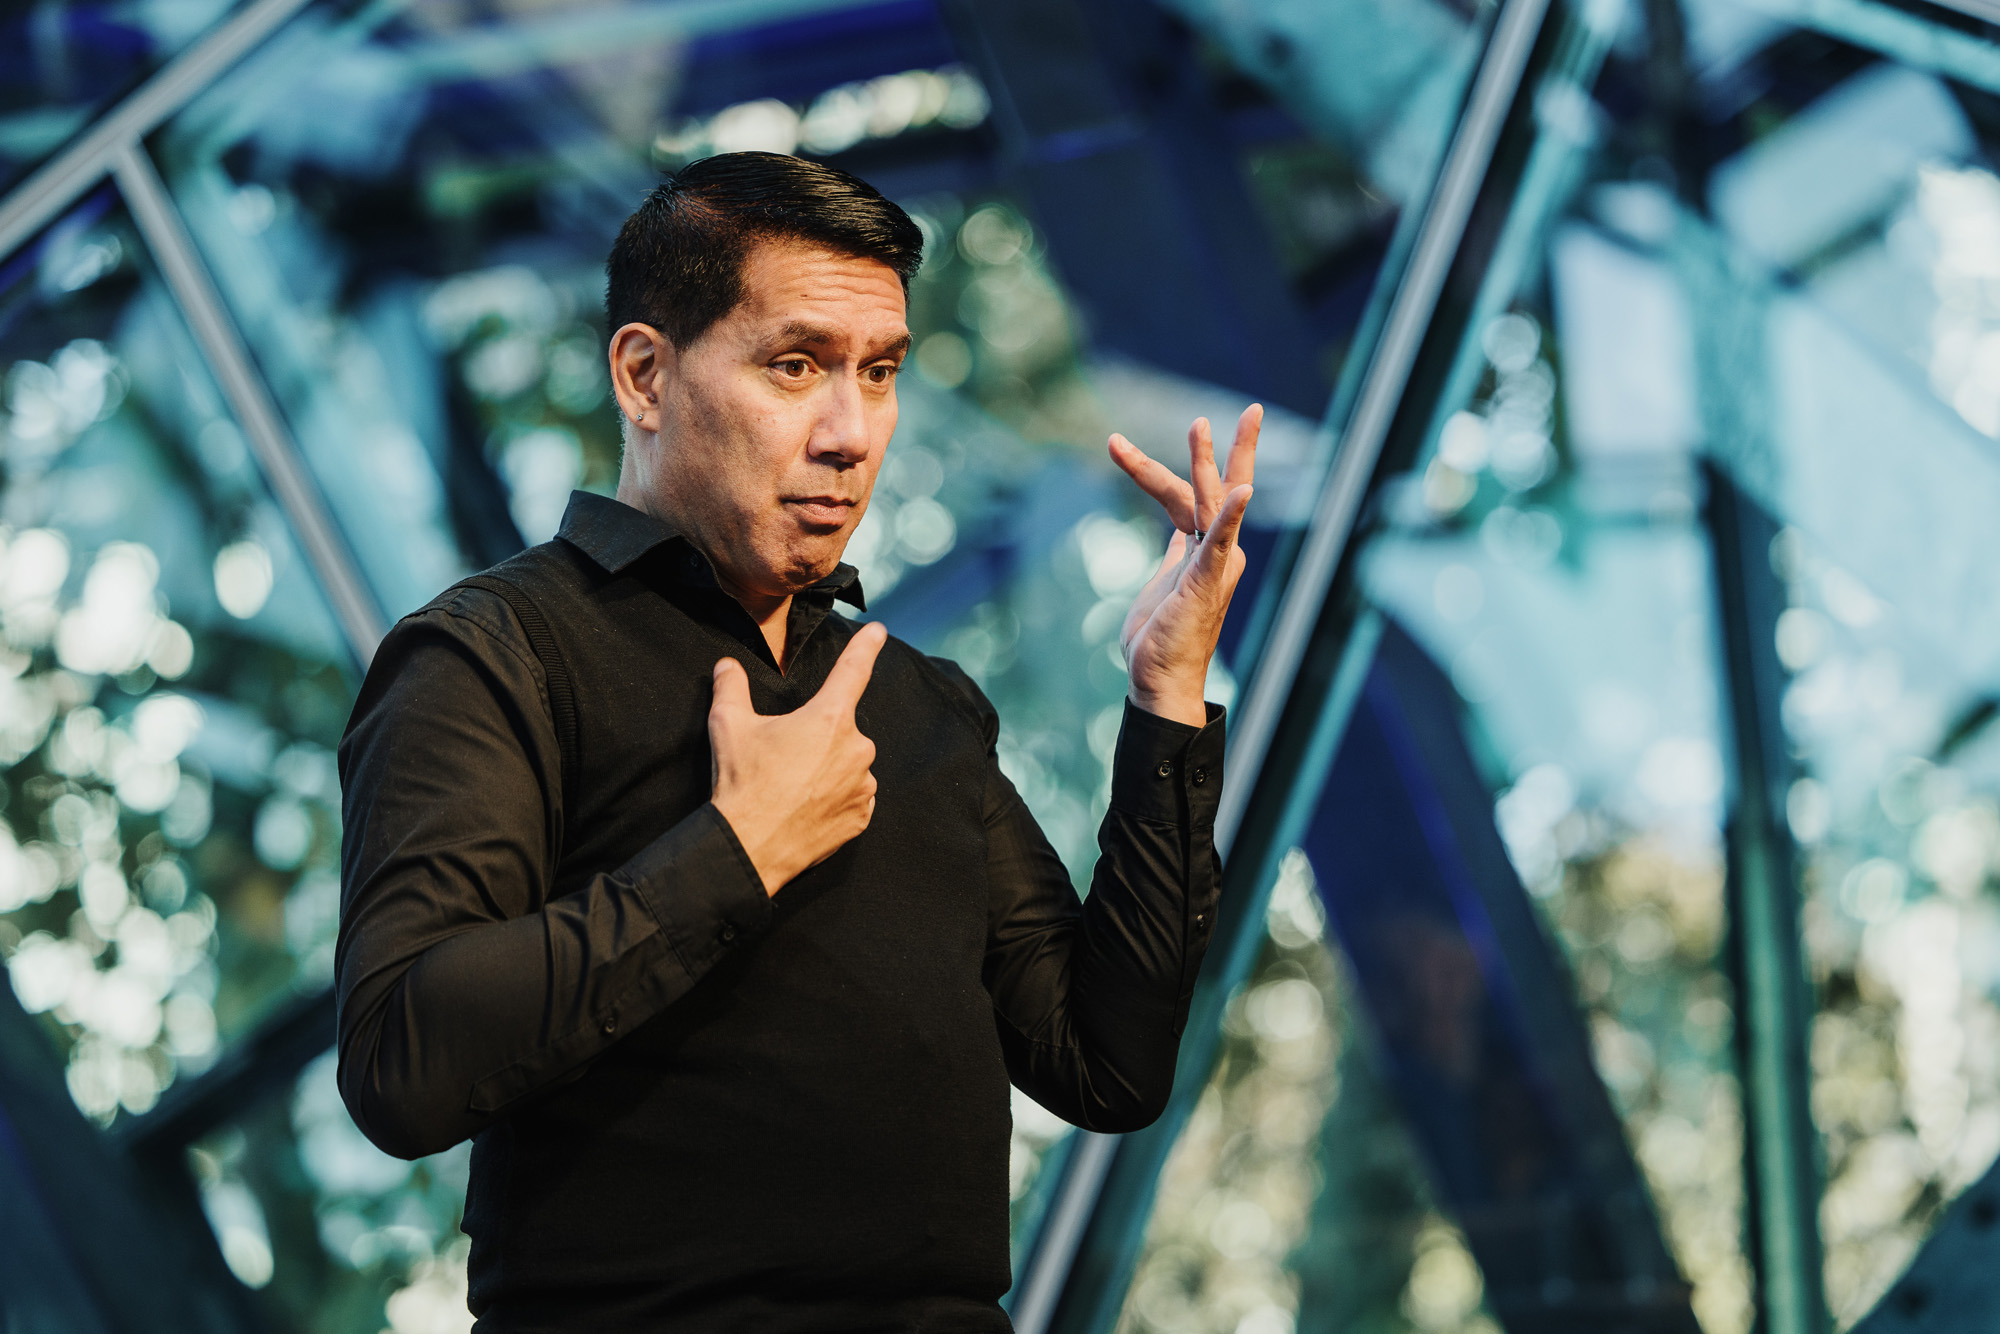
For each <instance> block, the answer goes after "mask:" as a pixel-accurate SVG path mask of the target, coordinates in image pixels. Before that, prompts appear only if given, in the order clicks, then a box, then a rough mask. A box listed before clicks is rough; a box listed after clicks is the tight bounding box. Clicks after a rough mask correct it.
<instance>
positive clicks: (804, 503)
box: [784, 496, 855, 529]
mask: <svg viewBox="0 0 2000 1334" xmlns="http://www.w3.org/2000/svg"><path fill="white" fill-rule="evenodd" d="M784 504H785V508H786V509H788V510H790V511H791V512H792V513H793V514H795V515H797V516H798V518H799V521H800V522H802V523H804V524H805V525H806V526H807V527H809V528H829V529H831V528H838V527H840V526H841V525H842V524H844V523H846V522H847V520H848V512H849V511H850V510H852V509H853V508H854V505H855V502H854V501H852V500H843V499H841V498H840V497H839V496H794V497H791V498H788V499H787V500H786V501H785V502H784Z"/></svg>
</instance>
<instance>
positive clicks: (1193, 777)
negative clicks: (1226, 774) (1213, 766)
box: [1188, 769, 1208, 787]
mask: <svg viewBox="0 0 2000 1334" xmlns="http://www.w3.org/2000/svg"><path fill="white" fill-rule="evenodd" d="M1188 781H1189V782H1191V783H1193V784H1194V785H1195V786H1196V787H1200V786H1201V785H1202V784H1203V783H1206V782H1207V781H1208V770H1206V769H1196V770H1195V771H1194V772H1193V773H1191V774H1189V775H1188Z"/></svg>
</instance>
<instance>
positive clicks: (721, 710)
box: [708, 658, 757, 733]
mask: <svg viewBox="0 0 2000 1334" xmlns="http://www.w3.org/2000/svg"><path fill="white" fill-rule="evenodd" d="M756 712H757V710H756V708H755V707H754V706H753V705H752V704H751V703H750V676H749V674H748V673H747V672H745V671H744V670H743V664H742V663H740V662H738V661H736V659H734V658H721V659H718V660H717V661H716V664H715V697H714V698H713V699H712V700H710V701H709V705H708V726H709V730H710V732H711V733H713V731H714V729H715V725H716V723H718V722H720V721H722V720H723V719H725V718H731V717H736V716H739V715H742V714H753V715H754V714H755V713H756Z"/></svg>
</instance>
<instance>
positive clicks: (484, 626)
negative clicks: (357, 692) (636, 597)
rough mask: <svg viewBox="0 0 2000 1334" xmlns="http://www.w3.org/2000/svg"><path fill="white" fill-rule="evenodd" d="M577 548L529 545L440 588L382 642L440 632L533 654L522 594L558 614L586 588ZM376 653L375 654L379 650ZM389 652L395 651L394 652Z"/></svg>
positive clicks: (554, 543)
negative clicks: (523, 618) (447, 586)
mask: <svg viewBox="0 0 2000 1334" xmlns="http://www.w3.org/2000/svg"><path fill="white" fill-rule="evenodd" d="M580 564H581V561H580V559H579V556H578V553H577V552H576V551H575V550H574V549H572V548H570V547H569V546H568V545H567V544H566V543H564V542H563V541H562V540H561V539H560V538H557V539H554V540H551V541H548V542H543V543H540V544H538V545H536V546H532V547H529V548H527V549H526V550H525V551H522V552H520V553H518V554H516V555H514V556H510V557H508V558H507V559H506V560H504V561H501V562H500V563H499V564H497V565H493V566H490V567H488V568H487V569H484V570H480V571H478V572H477V573H475V574H469V575H466V576H465V577H464V578H462V579H460V580H458V581H457V582H456V583H454V584H452V585H451V586H450V587H449V588H446V589H444V590H443V591H442V592H440V593H439V594H438V595H437V596H436V597H434V598H432V599H431V600H430V601H429V602H426V603H425V604H424V605H423V606H421V607H418V608H417V609H416V610H415V611H412V612H410V613H409V614H408V615H406V616H404V617H403V618H402V619H400V620H399V621H397V622H396V624H395V625H394V626H393V627H391V628H390V631H389V634H388V636H387V637H386V638H385V639H384V641H383V647H384V648H395V647H400V646H401V645H402V644H405V643H412V642H416V641H422V640H426V639H431V638H433V637H434V636H437V635H443V636H445V637H446V638H449V639H456V640H460V641H462V642H467V643H475V644H477V645H478V646H480V647H482V648H484V647H486V646H488V645H494V644H497V645H500V646H504V647H505V648H506V649H508V650H510V651H512V652H513V653H514V654H515V655H516V656H518V657H521V658H523V659H525V660H530V661H532V660H533V659H534V657H535V654H534V652H533V648H532V645H531V644H530V642H529V636H528V634H527V632H526V629H525V627H524V626H523V625H522V622H521V614H520V611H519V610H518V608H519V606H520V599H521V598H523V597H525V598H526V599H527V601H528V603H529V604H530V605H531V606H532V607H535V608H537V609H546V611H545V615H546V617H547V618H548V619H560V618H561V617H563V616H564V615H565V614H566V613H567V612H569V611H570V609H571V608H572V607H573V606H574V605H575V602H576V599H577V595H578V594H580V593H583V592H586V591H587V584H588V580H587V578H586V577H585V574H584V572H583V571H582V570H581V569H580V568H579V566H580ZM378 656H379V655H378ZM392 656H393V655H392Z"/></svg>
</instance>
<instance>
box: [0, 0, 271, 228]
mask: <svg viewBox="0 0 2000 1334" xmlns="http://www.w3.org/2000/svg"><path fill="white" fill-rule="evenodd" d="M238 3H240V0H154V3H149V4H142V5H132V4H111V3H104V0H95V2H93V0H52V2H46V0H45V3H41V4H31V5H30V4H20V5H9V6H8V7H7V9H6V12H5V14H4V15H0V189H5V188H6V187H8V186H11V185H13V184H14V183H15V182H16V181H19V180H20V179H21V178H22V177H24V176H26V175H27V174H28V173H29V172H30V171H32V170H33V169H34V168H35V166H36V165H37V164H38V163H40V162H41V161H42V159H44V158H46V157H48V156H49V155H50V154H51V153H53V152H55V151H56V149H58V148H60V147H61V146H62V145H63V144H64V143H65V142H67V141H68V140H69V139H70V138H71V137H72V136H74V135H75V134H76V133H77V132H78V131H80V130H82V129H83V127H84V126H86V125H88V124H89V123H90V119H91V117H92V116H94V115H96V114H97V113H98V112H100V111H103V110H104V109H105V108H107V107H109V106H110V105H111V104H112V103H113V102H115V101H116V100H117V99H118V98H119V96H120V95H122V94H123V93H125V92H127V91H128V90H130V89H131V88H133V87H135V86H137V85H138V84H139V83H140V82H141V81H143V80H144V79H145V77H146V76H147V75H149V74H151V73H152V72H153V71H155V70H157V69H158V68H159V67H160V66H161V65H164V64H165V63H166V62H167V61H168V60H170V59H171V58H173V57H174V56H175V55H177V54H178V53H179V52H180V51H181V50H182V49H183V48H185V47H186V46H188V45H189V44H190V43H192V42H194V41H196V40H197V39H199V38H200V37H201V36H202V35H203V34H204V33H207V32H209V31H210V30H212V29H213V28H214V26H215V25H216V24H217V23H219V22H221V20H222V19H223V18H224V17H226V16H227V15H228V14H229V12H230V11H231V10H232V9H234V8H236V6H237V4H238Z"/></svg>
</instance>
